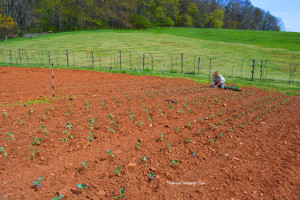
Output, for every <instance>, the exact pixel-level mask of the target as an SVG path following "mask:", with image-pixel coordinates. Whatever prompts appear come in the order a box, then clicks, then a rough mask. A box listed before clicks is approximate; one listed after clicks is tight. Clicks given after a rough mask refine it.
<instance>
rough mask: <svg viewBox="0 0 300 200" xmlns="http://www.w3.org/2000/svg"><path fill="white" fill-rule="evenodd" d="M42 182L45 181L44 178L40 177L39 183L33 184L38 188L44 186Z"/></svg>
mask: <svg viewBox="0 0 300 200" xmlns="http://www.w3.org/2000/svg"><path fill="white" fill-rule="evenodd" d="M42 180H43V177H39V179H38V180H37V181H34V182H33V185H34V186H38V187H41V186H42V183H41V182H42Z"/></svg>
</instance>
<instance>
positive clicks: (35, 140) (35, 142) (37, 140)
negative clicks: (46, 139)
mask: <svg viewBox="0 0 300 200" xmlns="http://www.w3.org/2000/svg"><path fill="white" fill-rule="evenodd" d="M41 142H42V138H37V137H34V141H33V142H32V144H33V145H35V144H41Z"/></svg>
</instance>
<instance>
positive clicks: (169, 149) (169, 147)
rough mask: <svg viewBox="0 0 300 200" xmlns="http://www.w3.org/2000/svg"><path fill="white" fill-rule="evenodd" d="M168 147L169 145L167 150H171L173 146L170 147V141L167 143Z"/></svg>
mask: <svg viewBox="0 0 300 200" xmlns="http://www.w3.org/2000/svg"><path fill="white" fill-rule="evenodd" d="M168 147H169V150H172V149H173V147H172V145H171V142H169V143H168Z"/></svg>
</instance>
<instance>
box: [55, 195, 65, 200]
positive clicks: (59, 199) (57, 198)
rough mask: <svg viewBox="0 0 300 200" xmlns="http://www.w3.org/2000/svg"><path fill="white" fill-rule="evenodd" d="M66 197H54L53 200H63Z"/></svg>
mask: <svg viewBox="0 0 300 200" xmlns="http://www.w3.org/2000/svg"><path fill="white" fill-rule="evenodd" d="M63 197H64V195H60V196H59V197H53V198H52V200H61V199H62V198H63Z"/></svg>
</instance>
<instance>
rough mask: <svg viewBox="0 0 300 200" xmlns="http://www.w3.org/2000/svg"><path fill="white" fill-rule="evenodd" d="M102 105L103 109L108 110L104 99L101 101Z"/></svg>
mask: <svg viewBox="0 0 300 200" xmlns="http://www.w3.org/2000/svg"><path fill="white" fill-rule="evenodd" d="M100 103H101V104H102V105H103V108H106V105H105V102H104V100H103V99H101V101H100Z"/></svg>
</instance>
